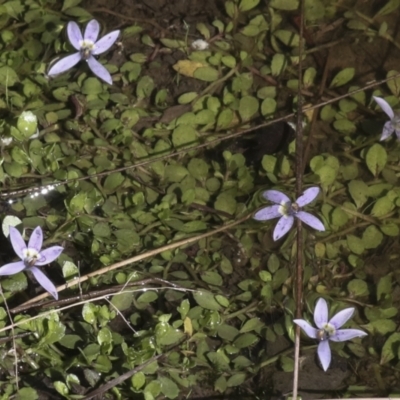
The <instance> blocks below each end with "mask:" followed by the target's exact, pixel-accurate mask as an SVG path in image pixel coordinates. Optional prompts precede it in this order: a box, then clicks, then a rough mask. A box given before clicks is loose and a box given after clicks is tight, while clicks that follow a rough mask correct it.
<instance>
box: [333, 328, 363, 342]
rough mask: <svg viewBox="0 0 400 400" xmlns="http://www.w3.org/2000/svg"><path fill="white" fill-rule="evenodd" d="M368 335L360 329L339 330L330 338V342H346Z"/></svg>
mask: <svg viewBox="0 0 400 400" xmlns="http://www.w3.org/2000/svg"><path fill="white" fill-rule="evenodd" d="M367 335H368V333H366V332H364V331H362V330H360V329H339V330H337V331H336V333H335V334H334V335H332V336H329V340H332V341H333V342H344V341H345V340H350V339H354V338H356V337H362V336H367Z"/></svg>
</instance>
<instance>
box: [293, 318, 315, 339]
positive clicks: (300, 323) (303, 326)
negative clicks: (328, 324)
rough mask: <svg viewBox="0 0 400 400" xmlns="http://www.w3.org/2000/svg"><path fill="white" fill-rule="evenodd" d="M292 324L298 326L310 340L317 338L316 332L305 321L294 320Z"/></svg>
mask: <svg viewBox="0 0 400 400" xmlns="http://www.w3.org/2000/svg"><path fill="white" fill-rule="evenodd" d="M293 322H294V323H295V324H296V325H298V326H299V327H300V328H301V329H303V331H304V332H305V333H306V334H307V336H308V337H310V338H311V339H316V338H317V332H318V330H317V329H315V328H314V327H312V326H311V325H310V324H309V323H308V322H307V321H305V320H304V319H294V320H293Z"/></svg>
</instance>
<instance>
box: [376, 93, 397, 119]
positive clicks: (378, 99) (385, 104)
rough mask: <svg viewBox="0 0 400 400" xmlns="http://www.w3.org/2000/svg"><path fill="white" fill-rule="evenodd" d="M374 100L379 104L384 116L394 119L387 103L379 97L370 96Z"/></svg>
mask: <svg viewBox="0 0 400 400" xmlns="http://www.w3.org/2000/svg"><path fill="white" fill-rule="evenodd" d="M372 97H373V98H374V100H375V101H376V102H377V103H378V104H379V106H380V107H381V108H382V110H383V111H384V112H385V113H386V115H387V116H388V117H389V118H390V119H392V118H393V117H394V112H393V109H392V107H390V105H389V103H388V102H387V101H386V100H384V99H382V98H381V97H376V96H372Z"/></svg>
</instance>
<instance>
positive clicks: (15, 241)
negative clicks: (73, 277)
mask: <svg viewBox="0 0 400 400" xmlns="http://www.w3.org/2000/svg"><path fill="white" fill-rule="evenodd" d="M10 239H11V244H12V247H13V249H14V251H15V253H16V254H17V256H18V257H19V258H20V259H21V261H16V262H13V263H10V264H6V265H4V266H2V267H1V268H0V276H4V275H14V274H17V273H18V272H21V271H30V272H32V274H33V276H34V277H35V278H36V280H37V281H38V282H39V284H40V285H41V286H42V287H43V288H44V289H45V290H47V291H48V292H49V293H50V294H51V295H52V296H53V297H54V298H55V299H58V292H57V289H56V287H55V286H54V284H53V282H51V280H50V279H49V278H48V277H47V276H46V275H45V274H44V273H43V272H42V271H41V270H40V269H39V268H37V267H40V266H42V265H46V264H50V263H51V262H53V261H54V260H55V259H56V258H57V257H58V256H59V255H60V254H61V252H62V251H63V250H64V249H63V247H61V246H52V247H49V248H48V249H45V250H42V244H43V232H42V228H40V226H38V227H36V228H35V229H34V230H33V232H32V234H31V237H30V238H29V242H28V246H27V245H26V244H25V242H24V239H23V237H22V235H21V234H20V233H19V231H18V229H16V228H14V227H13V226H10Z"/></svg>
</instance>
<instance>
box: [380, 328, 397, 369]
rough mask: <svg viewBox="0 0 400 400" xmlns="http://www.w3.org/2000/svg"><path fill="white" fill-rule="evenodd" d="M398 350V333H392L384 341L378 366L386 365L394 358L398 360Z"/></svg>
mask: <svg viewBox="0 0 400 400" xmlns="http://www.w3.org/2000/svg"><path fill="white" fill-rule="evenodd" d="M399 350H400V333H397V332H396V333H393V334H391V335H390V336H389V338H388V339H387V340H386V342H385V344H384V345H383V347H382V353H381V361H380V365H384V364H387V363H388V362H389V361H391V360H393V359H394V358H399Z"/></svg>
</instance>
